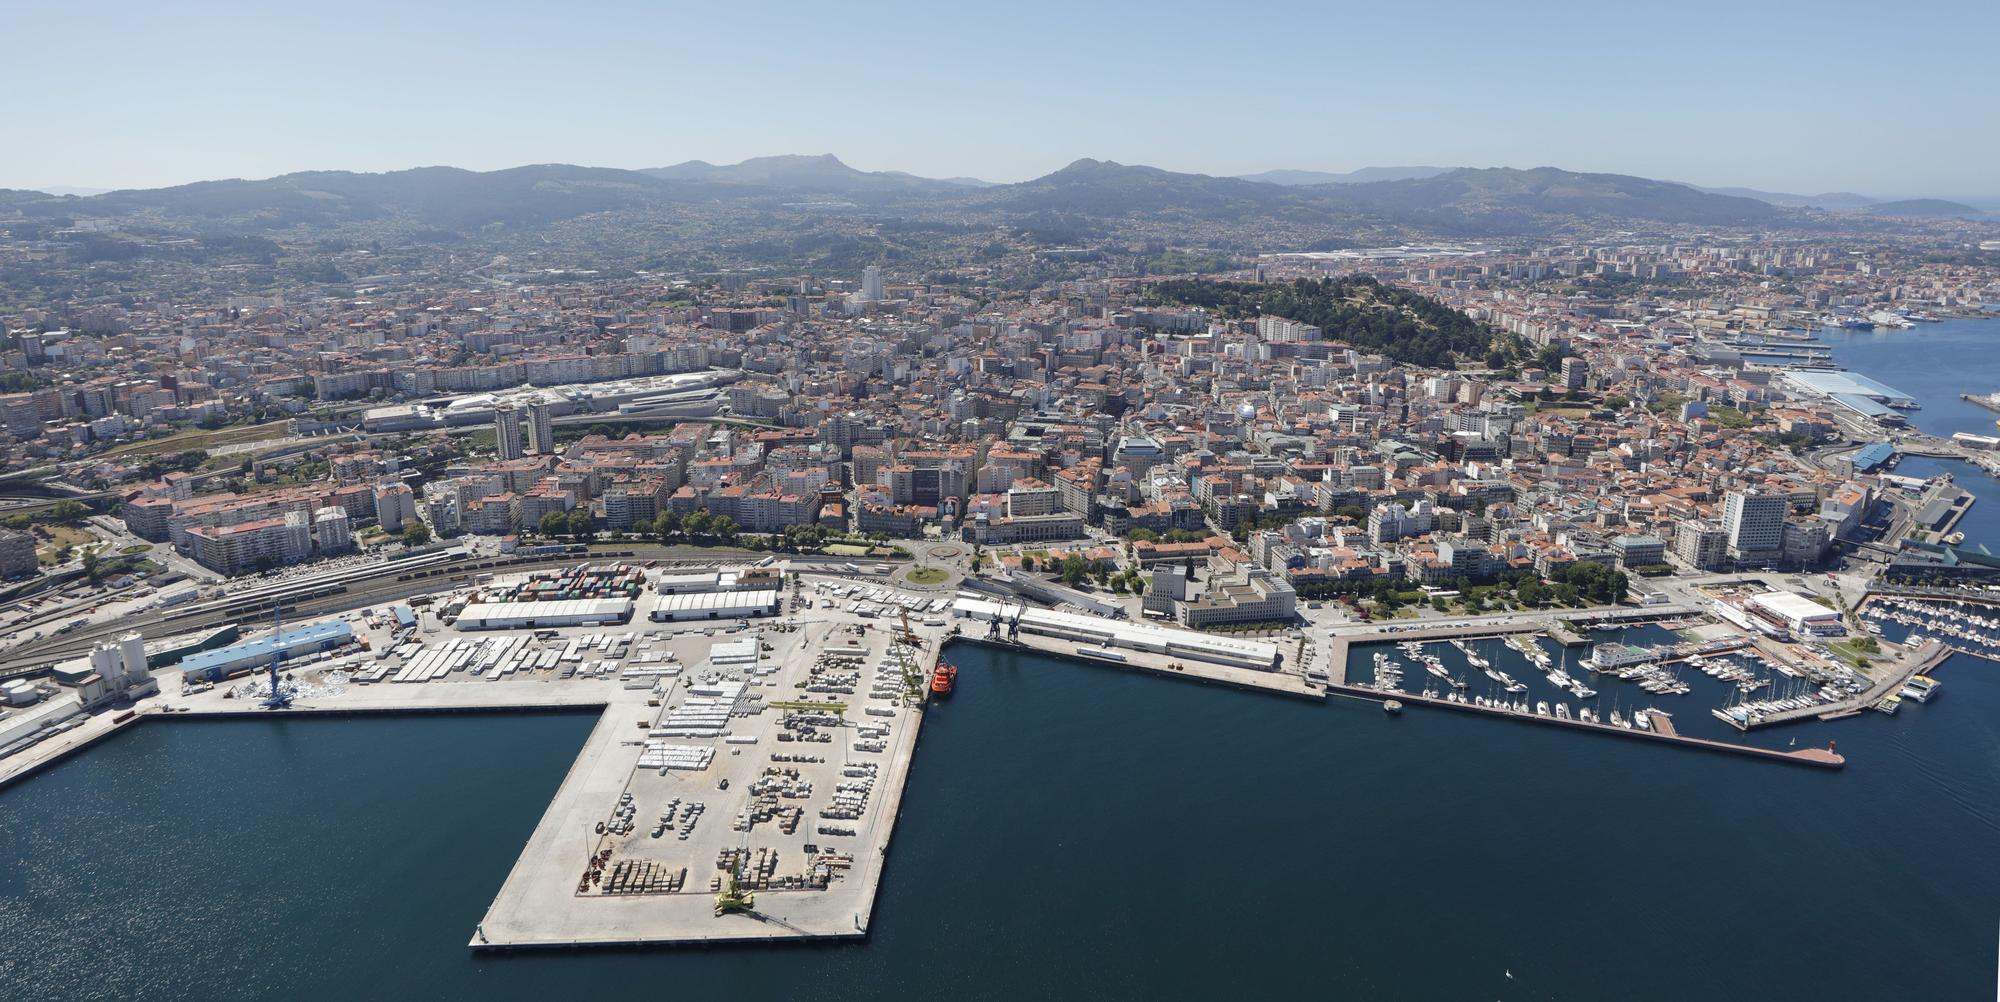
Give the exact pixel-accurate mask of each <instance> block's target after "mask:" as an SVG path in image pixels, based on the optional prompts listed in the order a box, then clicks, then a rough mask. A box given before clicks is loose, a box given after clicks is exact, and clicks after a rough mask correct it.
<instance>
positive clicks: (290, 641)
mask: <svg viewBox="0 0 2000 1002" xmlns="http://www.w3.org/2000/svg"><path fill="white" fill-rule="evenodd" d="M653 563H654V564H657V563H658V562H657V561H655V562H653ZM487 569H488V570H490V571H491V573H459V574H451V575H443V574H440V575H437V576H435V577H428V578H427V577H425V576H424V574H423V573H421V572H417V573H412V572H411V571H410V570H409V569H408V568H399V570H402V571H403V573H402V574H401V575H400V576H399V578H398V581H397V583H396V584H397V587H396V588H395V589H393V592H394V593H393V595H390V596H389V597H386V598H385V597H384V595H385V593H384V592H381V591H372V590H370V589H368V588H366V587H360V586H358V585H357V587H356V588H355V589H354V590H353V591H351V592H343V593H328V592H327V590H326V585H325V583H324V581H320V582H315V581H313V580H312V579H307V580H305V581H302V582H300V583H298V584H296V585H288V586H285V587H284V588H281V589H279V592H281V593H276V594H262V593H259V594H255V595H248V596H246V597H243V598H239V599H237V600H234V601H236V602H238V606H236V607H232V608H231V609H226V610H216V611H218V612H233V613H235V614H238V615H241V614H242V613H243V610H244V609H245V608H249V607H256V608H259V609H261V608H265V607H269V606H276V607H279V608H284V607H287V606H289V605H291V604H293V603H296V604H298V605H301V606H312V608H313V609H314V610H315V611H314V612H313V613H312V614H311V615H304V616H300V617H299V618H298V619H297V620H295V621H290V622H287V623H283V624H281V625H279V626H278V627H277V628H276V629H275V630H274V631H273V632H272V633H271V634H270V635H269V636H268V637H265V636H257V637H254V638H253V639H249V640H244V641H241V642H236V643H231V644H229V645H226V646H220V647H211V648H209V649H205V650H199V651H195V652H194V653H190V654H186V655H185V656H184V657H183V658H182V659H181V660H180V661H179V662H178V663H176V664H173V665H170V666H153V667H151V669H150V676H151V677H150V679H146V680H145V687H144V688H145V692H143V693H141V692H140V690H139V689H137V688H135V689H133V690H132V691H133V693H135V694H139V695H140V696H141V698H137V699H121V700H114V701H109V702H106V703H104V704H103V705H101V706H98V707H95V708H93V710H92V712H75V708H74V707H71V709H70V711H69V712H68V713H66V714H65V713H63V707H64V702H63V701H64V700H66V699H70V700H73V699H75V698H76V697H69V696H50V697H49V698H47V699H46V700H45V701H44V702H43V703H42V704H41V705H40V706H39V707H35V708H30V709H28V710H20V711H15V713H14V714H11V715H10V718H9V719H11V720H13V721H15V724H14V727H15V730H12V731H9V732H8V733H7V735H5V736H6V737H7V740H6V741H5V742H0V785H4V784H6V783H10V782H13V781H15V780H18V779H20V778H21V777H23V776H26V775H28V774H30V773H32V772H33V771H35V770H37V769H39V768H41V767H43V766H46V765H49V764H50V763H53V762H55V761H58V760H60V759H62V758H63V757H65V756H67V755H70V754H73V753H75V752H77V751H79V750H81V749H83V748H86V747H88V746H89V745H90V744H91V743H93V742H95V741H97V740H99V739H102V738H104V737H106V736H108V735H111V734H115V733H117V732H118V731H120V730H121V729H123V728H125V727H129V726H138V725H140V724H149V723H150V724H159V723H166V724H168V725H170V724H171V722H173V721H178V720H190V719H221V718H237V719H266V720H268V719H275V718H283V717H290V716H299V717H338V716H343V715H377V714H425V713H480V712H484V713H521V712H569V713H587V714H596V715H597V720H596V723H595V725H594V726H593V727H592V729H591V731H590V734H589V736H588V738H587V739H586V740H585V741H584V743H583V746H582V748H581V749H580V750H579V752H578V754H577V757H576V759H575V761H574V762H573V763H572V764H571V766H570V767H569V770H568V773H567V775H566V776H565V778H564V779H563V781H562V782H561V784H560V786H559V787H558V788H557V790H556V792H555V794H554V796H553V798H552V800H551V802H550V803H549V806H548V808H547V809H546V811H545V812H544V814H543V816H542V818H541V820H540V822H539V823H538V824H537V825H536V827H535V828H534V830H533V832H532V834H531V835H530V836H529V838H528V840H527V842H526V844H525V845H524V846H522V848H521V850H520V853H519V855H518V857H517V859H516V860H515V862H514V864H513V866H512V868H511V870H510V872H508V874H507V875H506V877H505V879H504V881H503V882H502V883H501V885H500V887H499V890H498V892H497V894H496V895H495V896H494V898H493V900H492V902H491V904H490V905H489V906H488V908H487V910H486V911H485V913H484V914H483V916H481V917H480V918H479V919H478V921H477V923H476V924H475V925H474V926H473V928H472V929H471V930H469V936H468V945H469V946H470V947H471V948H473V949H476V950H505V949H535V948H567V947H594V946H628V945H647V944H654V945H664V944H722V943H729V942H781V941H795V940H818V939H852V938H860V937H865V936H866V935H867V932H868V928H869V923H870V917H871V913H872V909H873V907H874V904H875V900H876V892H877V888H878V885H879V883H880V880H881V875H882V870H883V867H884V865H885V862H886V859H887V854H888V850H889V845H890V840H891V835H892V833H893V829H894V827H895V823H896V820H897V817H898V815H899V813H900V808H901V799H902V793H903V789H904V785H905V782H906V780H907V777H908V774H909V770H910V768H911V763H912V760H913V758H914V757H915V755H916V751H917V746H918V738H919V735H920V733H921V730H922V726H923V721H924V716H925V712H926V709H927V708H928V707H930V706H932V705H933V703H934V701H936V700H941V699H951V698H958V699H980V698H982V695H981V693H980V691H979V689H980V679H979V678H978V677H976V676H968V677H967V678H965V679H964V680H963V681H960V680H958V679H957V678H956V676H955V674H953V673H954V672H955V669H949V668H942V667H940V666H941V665H944V664H948V662H949V661H950V660H951V650H952V649H953V648H954V646H956V645H984V646H989V647H994V648H999V649H1013V650H1019V651H1022V652H1024V653H1029V652H1032V653H1033V654H1038V655H1047V656H1048V657H1045V658H1039V657H1029V658H1025V659H1023V663H1024V664H1033V665H1035V666H1037V668H1038V670H1070V669H1071V668H1074V669H1075V670H1090V668H1091V667H1096V668H1116V669H1124V670H1127V671H1133V672H1140V673H1145V674H1151V675H1157V676H1161V677H1164V678H1169V679H1177V680H1182V681H1188V682H1194V683H1199V684H1206V685H1214V686H1225V687H1230V688H1235V689H1241V690H1246V691H1251V692H1257V693H1262V694H1268V695H1273V696H1279V697H1283V698H1286V699H1294V700H1307V701H1314V702H1324V701H1326V700H1328V699H1329V698H1330V697H1337V698H1353V699H1363V700H1370V701H1373V702H1376V703H1380V704H1382V705H1383V706H1385V707H1388V708H1390V709H1392V710H1399V709H1400V708H1401V707H1402V706H1404V705H1408V706H1411V707H1421V708H1424V709H1441V710H1448V711H1453V712H1461V713H1471V714H1477V715H1481V716H1484V717H1488V718H1495V719H1507V720H1514V721H1520V722H1525V723H1535V724H1546V725H1551V726H1555V727H1558V728H1562V729H1564V730H1566V731H1568V732H1574V733H1583V734H1589V735H1601V736H1606V737H1621V738H1626V739H1630V740H1641V741H1647V742H1652V743H1655V744H1669V745H1678V746H1680V747H1683V748H1689V749H1695V750H1701V751H1708V752H1717V753H1723V754H1728V755H1734V756H1739V757H1742V758H1744V759H1746V760H1750V761H1765V762H1775V763H1780V764H1786V765H1795V766H1809V767H1818V768H1839V767H1841V766H1842V765H1844V763H1845V761H1846V760H1845V759H1844V758H1843V757H1842V756H1841V755H1840V754H1838V753H1837V752H1836V751H1835V750H1833V749H1832V748H1831V747H1828V748H1818V747H1813V748H1803V749H1773V748H1764V747H1756V746H1753V745H1749V744H1738V743H1732V742H1728V741H1717V740H1711V739H1708V738H1703V737H1698V736H1691V735H1686V734H1682V733H1680V730H1679V728H1678V727H1677V726H1676V724H1675V722H1674V719H1673V716H1672V715H1671V714H1670V713H1668V712H1666V711H1664V710H1657V709H1655V710H1654V711H1653V714H1652V716H1651V718H1650V723H1649V725H1648V726H1646V727H1644V728H1634V727H1630V726H1620V725H1614V724H1612V723H1606V722H1602V721H1598V720H1596V719H1595V718H1594V717H1592V718H1589V719H1572V718H1570V717H1569V716H1567V715H1566V714H1565V715H1562V716H1555V715H1550V714H1549V713H1547V712H1546V710H1539V711H1535V712H1530V711H1529V710H1528V709H1527V707H1526V704H1525V703H1520V704H1515V703H1513V702H1511V701H1510V702H1508V703H1506V704H1502V703H1499V702H1497V701H1488V700H1484V699H1478V700H1475V699H1470V698H1465V697H1464V696H1463V695H1457V694H1453V693H1450V692H1433V691H1430V690H1426V691H1425V692H1422V693H1417V692H1410V691H1407V690H1405V689H1403V688H1400V687H1396V686H1392V685H1388V684H1384V683H1383V682H1382V681H1381V680H1379V679H1374V678H1350V677H1349V671H1348V668H1347V666H1348V664H1349V662H1350V657H1349V655H1350V651H1351V649H1353V648H1356V647H1359V646H1382V645H1385V644H1403V645H1406V646H1411V647H1421V645H1425V644H1431V645H1444V644H1453V643H1459V644H1462V643H1465V642H1469V641H1487V642H1493V641H1506V640H1509V639H1510V638H1511V640H1512V641H1514V642H1519V643H1523V644H1532V643H1533V642H1534V639H1533V638H1535V637H1538V636H1541V635H1547V636H1549V637H1551V638H1556V642H1557V643H1561V642H1563V640H1565V639H1566V640H1568V641H1569V642H1570V643H1572V644H1574V645H1581V644H1582V643H1583V640H1582V637H1581V636H1579V634H1578V633H1577V632H1576V631H1584V632H1587V631H1588V630H1589V629H1593V628H1598V627H1610V626H1617V625H1621V624H1622V623H1625V622H1627V621H1643V622H1649V623H1658V622H1663V621H1665V622H1688V621H1692V620H1694V619H1698V618H1700V616H1701V613H1700V611H1699V610H1698V609H1696V608H1695V607H1694V606H1692V605H1685V604H1684V605H1669V606H1660V607H1654V608H1645V609H1630V608H1627V609H1618V610H1600V611H1598V612H1596V613H1571V614H1567V615H1566V617H1565V618H1563V619H1556V618H1553V617H1550V616H1537V615H1531V614H1527V613H1520V614H1515V615H1510V616H1501V617H1491V616H1489V617H1470V618H1465V619H1461V620H1456V621H1452V620H1446V621H1431V622H1426V623H1423V624H1421V625H1419V624H1411V623H1387V624H1366V623H1361V624H1349V625H1344V626H1338V627H1335V628H1333V629H1331V630H1327V631H1324V632H1322V633H1318V634H1313V635H1311V636H1312V639H1311V641H1310V644H1311V646H1310V648H1309V649H1308V647H1307V643H1306V642H1301V644H1300V645H1299V647H1298V648H1297V649H1296V650H1293V649H1287V648H1286V647H1284V646H1282V645H1280V644H1277V643H1273V642H1270V641H1267V640H1263V639H1256V638H1252V637H1247V636H1243V635H1239V634H1225V633H1209V632H1199V631H1194V630H1187V629H1181V628H1178V627H1175V626H1171V625H1166V624H1163V623H1154V622H1130V621H1125V620H1116V619H1107V618H1104V617H1101V616H1092V615H1083V614H1078V613H1075V612H1070V611H1064V610H1063V609H1060V608H1058V609H1049V608H1045V607H1041V606H1039V605H1037V604H1035V603H1032V602H1029V601H1027V600H1025V599H1022V598H1020V597H1012V598H1010V597H1007V596H1006V595H1003V594H1000V593H997V592H994V591H991V590H972V588H973V583H970V582H960V583H959V584H960V586H962V588H963V589H964V590H954V588H953V586H951V585H947V586H945V587H944V588H918V587H915V586H908V585H905V584H902V583H899V579H898V577H897V576H896V575H894V574H892V573H889V572H890V570H891V568H890V567H889V566H888V565H875V566H871V567H868V568H860V567H855V566H853V565H847V566H846V567H841V566H830V565H826V564H823V563H813V562H810V561H803V560H802V561H798V562H795V563H783V562H779V561H777V560H776V559H775V558H767V559H764V560H762V561H759V562H757V563H754V564H753V563H737V564H732V563H726V562H724V563H705V564H697V565H688V564H682V565H679V566H676V565H672V564H669V565H667V566H648V565H647V564H642V563H638V562H628V561H625V560H608V561H605V562H602V563H584V564H574V563H572V564H569V565H554V564H549V563H545V562H543V563H537V562H527V561H522V562H517V563H515V564H512V565H501V566H492V567H488V568H487ZM315 602H317V603H319V604H318V605H314V604H313V603H315ZM363 602H368V603H371V604H366V605H364V604H362V603H363ZM196 611H197V612H200V610H196ZM201 619H202V616H200V615H195V616H192V617H190V616H188V615H187V614H186V613H183V614H181V618H180V620H178V622H180V623H181V625H183V626H186V625H189V624H190V623H193V622H195V621H198V620H201ZM246 625H248V624H246ZM244 635H245V636H250V633H249V632H248V631H246V632H245V633H244ZM127 639H128V640H129V639H131V638H127ZM1751 643H1752V640H1751V638H1747V637H1737V638H1733V639H1731V638H1722V639H1718V640H1711V641H1709V642H1708V643H1707V644H1706V646H1704V647H1702V650H1704V651H1708V652H1711V653H1713V652H1717V651H1729V650H1735V649H1739V648H1747V647H1748V645H1749V644H1751ZM157 646H158V645H148V646H147V648H146V649H147V650H148V652H149V658H150V652H152V651H154V650H155V649H156V647H157ZM114 647H115V645H113V644H109V643H103V642H100V643H98V644H97V645H96V649H95V650H94V651H93V652H92V653H91V655H90V657H91V658H107V659H108V658H110V656H111V655H110V653H109V652H111V651H112V650H113V648H114ZM1460 649H1461V650H1469V649H1468V648H1465V647H1461V648H1460ZM1950 650H1951V648H1948V647H1946V646H1945V644H1944V643H1943V642H1941V641H1938V640H1935V639H1933V640H1929V641H1925V642H1922V643H1915V644H1912V645H1910V646H1908V647H1907V649H1905V650H1903V651H1900V652H1899V653H1898V654H1897V656H1896V657H1895V658H1893V659H1892V660H1891V662H1890V663H1889V664H1888V665H1886V666H1884V667H1883V669H1882V670H1881V671H1879V672H1878V673H1877V674H1876V675H1875V676H1874V678H1873V681H1872V683H1871V684H1870V685H1868V686H1866V687H1865V688H1864V689H1862V690H1859V691H1856V692H1854V693H1852V694H1850V695H1849V696H1847V697H1846V698H1845V699H1844V700H1830V701H1821V702H1816V703H1813V704H1812V705H1810V706H1799V707H1796V708H1793V709H1784V710H1777V711H1774V712H1772V713H1771V714H1769V715H1768V716H1763V717H1759V718H1757V719H1755V720H1752V721H1748V722H1745V723H1743V724H1741V725H1740V726H1739V729H1741V730H1748V729H1750V727H1752V726H1764V725H1769V724H1778V723H1784V722H1787V721H1790V720H1795V719H1808V718H1816V719H1827V718H1831V717H1838V716H1841V715H1846V714H1852V713H1855V712H1859V710H1860V709H1862V708H1865V707H1867V706H1870V705H1874V704H1877V703H1878V702H1879V701H1881V700H1882V699H1884V698H1885V696H1886V695H1887V694H1890V693H1893V692H1895V691H1896V690H1897V689H1899V688H1901V687H1902V686H1903V685H1904V684H1905V683H1906V682H1908V681H1909V680H1910V679H1911V678H1913V677H1918V676H1920V675H1921V673H1922V672H1924V671H1926V670H1928V669H1929V668H1930V667H1931V666H1933V665H1935V664H1937V663H1938V662H1939V661H1941V660H1942V659H1943V658H1944V657H1945V656H1946V655H1947V654H1948V653H1949V652H1950ZM274 652H275V653H277V655H278V656H279V657H282V658H283V660H282V661H281V662H273V661H272V656H273V654H274ZM1288 655H1290V657H1289V659H1288ZM1688 657H1690V655H1688V654H1686V653H1684V652H1682V653H1675V652H1660V653H1659V655H1658V660H1659V661H1661V662H1668V661H1675V660H1681V659H1685V658H1688ZM92 663H93V664H94V663H95V662H92ZM106 663H107V664H108V663H109V662H108V661H107V662H106ZM273 663H277V664H278V665H279V668H278V671H279V672H280V673H281V674H282V677H283V682H282V685H281V691H282V692H283V693H284V694H285V695H286V696H288V697H289V704H288V705H286V706H283V707H282V708H276V707H269V706H267V705H266V703H267V699H266V697H268V696H269V694H270V692H271V684H270V679H271V668H270V666H271V665H272V664H273ZM1042 666H1065V667H1053V668H1050V667H1042ZM58 672H60V669H58ZM1600 684H1603V683H1600ZM155 685H157V689H158V691H157V693H153V692H152V691H151V690H152V688H153V687H154V686H155ZM1457 687H1458V688H1459V689H1460V690H1463V688H1464V686H1463V685H1462V684H1460V685H1458V686H1457ZM52 688H53V687H45V689H52ZM988 698H990V697H988ZM38 712H39V713H44V714H47V715H48V716H49V718H50V720H51V721H56V720H58V718H59V723H54V722H52V723H50V724H49V725H48V726H46V727H44V728H43V729H42V730H40V731H38V732H35V733H34V734H32V735H30V737H29V738H20V737H17V736H16V735H17V734H18V733H19V732H20V729H21V727H22V724H23V722H24V721H26V722H32V720H33V716H32V715H33V714H35V713H38ZM1343 719H1344V720H1350V721H1351V720H1352V719H1353V718H1351V717H1348V718H1343Z"/></svg>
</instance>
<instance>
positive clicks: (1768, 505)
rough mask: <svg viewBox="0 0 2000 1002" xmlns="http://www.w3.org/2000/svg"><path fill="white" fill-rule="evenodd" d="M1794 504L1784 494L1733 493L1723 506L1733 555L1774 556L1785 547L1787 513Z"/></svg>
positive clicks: (1730, 552) (1724, 522) (1724, 501)
mask: <svg viewBox="0 0 2000 1002" xmlns="http://www.w3.org/2000/svg"><path fill="white" fill-rule="evenodd" d="M1789 507H1791V503H1790V502H1789V501H1788V500H1787V499H1786V497H1785V496H1784V495H1783V494H1773V493H1768V492H1765V491H1730V492H1729V495H1728V497H1726V498H1724V500H1723V502H1722V528H1723V531H1724V532H1726V533H1728V536H1729V555H1730V556H1731V557H1734V558H1736V559H1738V560H1742V559H1744V558H1745V557H1746V555H1747V556H1750V557H1756V556H1771V555H1775V554H1776V553H1777V552H1778V551H1779V550H1782V549H1783V548H1784V545H1785V511H1786V509H1787V508H1789Z"/></svg>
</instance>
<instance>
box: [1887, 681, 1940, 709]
mask: <svg viewBox="0 0 2000 1002" xmlns="http://www.w3.org/2000/svg"><path fill="white" fill-rule="evenodd" d="M1937 690H1938V681H1937V679H1934V678H1932V677H1930V676H1929V675H1912V676H1910V680H1909V681H1908V682H1905V683H1903V691H1902V692H1899V693H1897V695H1899V696H1902V697H1903V698H1904V699H1914V700H1916V701H1917V702H1919V703H1928V702H1930V701H1931V697H1932V696H1935V695H1937Z"/></svg>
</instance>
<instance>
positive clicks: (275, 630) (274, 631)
mask: <svg viewBox="0 0 2000 1002" xmlns="http://www.w3.org/2000/svg"><path fill="white" fill-rule="evenodd" d="M284 625H285V607H284V606H282V605H281V606H278V607H276V608H274V609H272V610H271V694H270V695H268V696H265V697H264V702H263V703H261V704H259V705H261V706H263V707H264V709H266V710H283V709H287V708H289V707H290V706H291V705H292V697H290V696H288V695H286V694H285V690H284V689H282V688H279V686H278V658H279V657H280V656H281V655H282V654H283V653H284V648H283V647H282V646H280V645H279V643H278V635H279V634H280V633H282V632H284V630H283V628H284Z"/></svg>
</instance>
